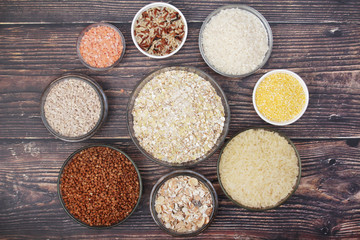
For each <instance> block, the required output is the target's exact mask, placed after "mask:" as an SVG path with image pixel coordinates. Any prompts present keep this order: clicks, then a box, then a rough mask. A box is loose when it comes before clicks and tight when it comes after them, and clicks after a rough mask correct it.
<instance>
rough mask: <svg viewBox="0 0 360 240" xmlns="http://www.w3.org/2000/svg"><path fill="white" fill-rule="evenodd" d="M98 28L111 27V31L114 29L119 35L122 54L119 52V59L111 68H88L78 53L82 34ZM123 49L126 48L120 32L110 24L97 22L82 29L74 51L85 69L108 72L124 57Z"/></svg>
mask: <svg viewBox="0 0 360 240" xmlns="http://www.w3.org/2000/svg"><path fill="white" fill-rule="evenodd" d="M98 26H105V27H111V28H112V29H114V30H115V31H116V32H117V33H118V34H119V35H120V38H121V43H122V47H123V49H122V52H121V55H120V57H119V59H118V60H116V61H115V62H114V63H113V64H112V65H111V66H108V67H104V68H97V67H92V66H90V65H89V64H88V63H86V62H85V60H84V58H83V57H82V55H81V53H80V44H81V39H82V37H83V36H84V34H85V33H86V32H87V31H88V30H90V29H91V28H93V27H98ZM125 48H126V43H125V38H124V35H123V34H122V32H121V31H120V30H119V29H118V28H117V27H115V26H114V25H112V24H110V23H105V22H99V23H93V24H91V25H89V26H87V27H86V28H84V29H83V30H82V31H81V33H80V35H79V37H78V39H77V43H76V51H77V55H78V57H79V59H80V61H81V62H82V64H84V65H85V66H86V67H88V68H90V69H91V70H94V71H105V70H109V69H111V68H113V67H114V66H116V65H117V64H118V63H119V62H120V61H121V60H122V58H123V57H124V54H125Z"/></svg>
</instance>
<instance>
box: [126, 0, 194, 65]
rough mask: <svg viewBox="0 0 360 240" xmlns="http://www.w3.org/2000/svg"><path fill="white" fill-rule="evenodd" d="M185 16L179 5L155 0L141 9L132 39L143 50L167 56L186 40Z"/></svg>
mask: <svg viewBox="0 0 360 240" xmlns="http://www.w3.org/2000/svg"><path fill="white" fill-rule="evenodd" d="M187 33H188V27H187V23H186V19H185V16H184V15H183V14H182V12H181V11H180V10H179V9H177V8H176V7H175V6H173V5H171V4H168V3H164V2H155V3H151V4H148V5H146V6H144V7H143V8H141V9H140V10H139V11H138V12H137V13H136V15H135V17H134V19H133V21H132V24H131V37H132V40H133V42H134V44H135V46H136V47H137V49H139V51H140V52H141V53H143V54H144V55H146V56H148V57H151V58H157V59H161V58H167V57H170V56H172V55H174V54H175V53H176V52H178V51H179V50H180V49H181V47H182V46H183V45H184V43H185V41H186V37H187Z"/></svg>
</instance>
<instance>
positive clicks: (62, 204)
mask: <svg viewBox="0 0 360 240" xmlns="http://www.w3.org/2000/svg"><path fill="white" fill-rule="evenodd" d="M92 147H108V148H111V149H113V150H115V151H117V152H120V153H122V154H123V155H124V156H125V157H126V158H127V159H129V161H130V162H131V163H132V165H133V166H134V168H135V170H136V173H137V175H138V179H139V197H138V200H137V203H136V204H135V206H134V208H133V210H132V211H131V212H130V213H129V215H128V216H126V217H125V218H124V219H123V220H121V221H119V222H117V223H115V224H113V225H111V226H90V225H87V224H86V223H83V222H82V221H80V220H79V219H77V218H76V217H74V216H73V215H72V214H71V213H70V212H69V210H68V209H67V208H66V206H65V203H64V200H63V199H62V194H61V189H60V185H61V183H60V180H61V175H62V173H63V171H64V168H65V167H66V166H67V164H68V163H69V162H70V161H71V160H72V159H73V157H74V156H75V155H76V154H77V153H79V152H81V151H83V150H85V149H88V148H92ZM142 192H143V184H142V180H141V175H140V171H139V169H138V167H137V166H136V164H135V162H134V161H133V160H132V159H131V158H130V157H129V156H128V155H127V154H126V153H124V152H123V151H122V150H120V149H119V148H117V147H114V146H110V145H106V144H92V145H88V146H85V147H81V148H79V149H77V150H75V151H74V152H73V153H72V154H70V156H69V157H68V158H67V159H66V160H65V162H64V163H63V165H62V167H61V168H60V171H59V175H58V180H57V193H58V197H59V200H60V203H61V206H62V208H63V209H64V211H65V212H66V213H67V214H68V215H69V216H70V218H71V219H73V220H74V221H75V222H77V223H79V224H80V225H82V226H85V227H88V228H90V229H109V228H112V227H115V226H117V225H120V224H121V223H123V222H125V221H126V220H127V219H128V218H129V217H130V216H131V215H132V214H133V213H134V212H135V210H136V208H137V207H138V206H139V204H140V200H141V196H142Z"/></svg>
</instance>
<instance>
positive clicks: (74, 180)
mask: <svg viewBox="0 0 360 240" xmlns="http://www.w3.org/2000/svg"><path fill="white" fill-rule="evenodd" d="M57 190H58V196H59V199H60V203H61V205H62V207H63V208H64V210H65V212H66V213H67V214H68V215H69V216H70V217H71V218H72V219H73V220H74V221H75V222H77V223H79V224H81V225H83V226H86V227H89V228H96V229H103V228H109V227H114V226H116V225H118V224H121V223H122V222H124V221H125V220H126V219H128V218H129V217H130V216H131V215H132V214H133V212H134V211H135V209H136V208H137V206H138V205H139V202H140V199H141V194H142V181H141V176H140V172H139V169H138V168H137V167H136V165H135V163H134V162H133V160H131V158H130V157H129V156H128V155H127V154H125V153H124V152H123V151H121V150H120V149H118V148H115V147H112V146H108V145H92V146H86V147H82V148H80V149H78V150H76V151H75V152H73V153H72V154H71V155H70V156H69V157H68V158H67V159H66V161H65V162H64V164H63V166H62V167H61V170H60V173H59V176H58V182H57Z"/></svg>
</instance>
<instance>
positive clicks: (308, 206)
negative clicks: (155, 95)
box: [0, 140, 360, 239]
mask: <svg viewBox="0 0 360 240" xmlns="http://www.w3.org/2000/svg"><path fill="white" fill-rule="evenodd" d="M90 142H91V143H94V141H89V142H88V143H90ZM95 142H98V143H108V144H111V145H114V146H117V147H119V148H120V149H122V150H124V151H125V152H126V153H128V155H129V156H130V157H131V158H132V159H133V160H134V161H135V162H136V164H137V166H138V167H139V169H140V173H141V176H142V180H143V183H144V191H143V197H142V199H141V203H140V205H139V208H138V209H137V210H136V212H135V213H134V215H133V216H131V217H130V218H129V219H128V220H127V221H126V222H125V223H123V224H122V225H120V226H117V227H114V228H112V229H108V230H103V231H97V230H90V229H87V228H85V227H82V226H80V225H79V224H77V223H75V222H74V221H73V220H71V219H70V218H69V217H68V216H67V215H66V213H65V211H64V210H63V209H62V208H61V205H60V202H59V200H58V197H57V192H56V191H57V190H56V181H57V177H58V173H59V170H60V167H61V166H62V164H63V162H64V161H65V159H66V158H67V157H68V156H69V155H70V154H71V153H72V152H73V151H74V150H76V149H77V148H79V147H82V146H84V145H86V144H87V143H64V142H61V141H56V140H46V141H44V140H10V141H6V142H5V141H0V159H1V160H0V163H1V164H0V193H1V198H0V201H1V202H0V205H1V208H0V222H1V224H0V233H1V236H2V237H4V238H23V237H30V236H31V238H33V239H34V238H51V239H58V238H79V239H90V238H93V239H96V238H97V239H99V238H113V237H119V238H121V239H123V238H142V239H144V238H147V239H149V238H156V239H168V238H169V236H168V235H166V234H165V233H163V232H162V231H161V230H160V229H159V228H158V227H157V226H156V225H155V222H154V221H153V220H152V218H151V215H150V212H149V206H148V205H149V196H150V192H151V189H152V186H153V185H154V183H155V182H156V181H157V180H158V179H159V178H160V177H161V176H162V175H163V174H165V173H167V172H170V171H171V169H168V168H166V167H162V166H159V165H157V164H155V163H153V162H151V161H150V160H147V159H145V158H144V157H143V156H142V155H141V154H140V152H139V151H138V150H137V149H136V148H135V146H134V145H133V143H132V142H131V141H130V140H121V141H95ZM295 145H296V147H297V148H298V150H299V152H300V155H301V157H302V179H301V183H300V186H299V188H298V190H297V191H296V193H295V194H294V195H293V196H292V197H291V198H290V199H289V200H288V201H287V202H286V203H285V204H283V205H282V206H280V207H279V208H277V209H274V210H270V211H265V212H250V211H247V210H245V209H242V208H238V207H236V206H235V205H234V204H232V203H231V202H230V200H228V199H227V198H226V196H225V195H224V194H223V192H222V190H221V188H220V186H219V184H218V181H217V177H216V161H217V159H218V154H219V153H218V152H217V153H216V154H215V155H214V156H212V157H211V158H210V159H208V160H206V161H205V162H203V163H201V164H199V165H198V166H196V167H195V168H193V170H194V171H196V172H199V173H201V174H203V175H205V176H206V177H207V178H208V179H209V180H210V181H211V182H212V183H213V184H214V186H215V189H216V191H217V193H218V195H219V211H218V215H217V217H216V218H215V221H214V222H213V223H212V225H211V226H210V227H209V228H208V229H207V230H206V231H205V232H204V233H202V234H200V235H199V239H209V238H210V237H212V238H219V239H244V238H247V237H253V238H263V237H264V238H271V239H274V238H277V239H279V238H281V239H283V238H302V239H304V238H321V237H325V236H333V237H353V238H359V237H360V209H359V204H360V184H359V183H360V160H359V159H360V146H359V143H358V142H357V144H354V143H352V144H349V142H346V141H344V140H320V141H305V140H299V141H295ZM350 145H351V146H350Z"/></svg>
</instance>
